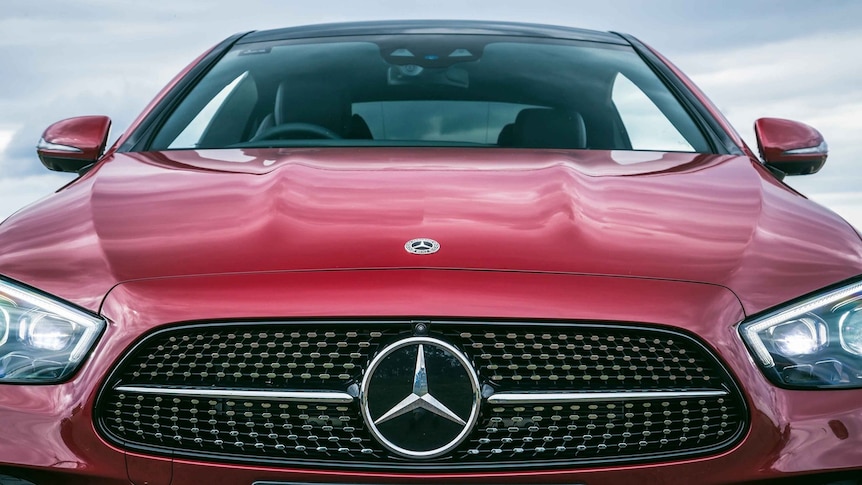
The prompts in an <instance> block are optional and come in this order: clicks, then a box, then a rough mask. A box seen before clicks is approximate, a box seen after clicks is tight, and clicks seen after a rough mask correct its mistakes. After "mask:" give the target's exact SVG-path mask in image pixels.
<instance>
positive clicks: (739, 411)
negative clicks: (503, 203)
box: [94, 319, 749, 472]
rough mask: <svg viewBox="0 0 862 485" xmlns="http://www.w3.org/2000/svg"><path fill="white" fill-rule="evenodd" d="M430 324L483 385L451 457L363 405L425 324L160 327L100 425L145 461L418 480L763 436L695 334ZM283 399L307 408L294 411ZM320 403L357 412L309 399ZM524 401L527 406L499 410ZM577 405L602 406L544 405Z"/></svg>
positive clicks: (97, 414) (131, 354)
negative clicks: (387, 356) (393, 474)
mask: <svg viewBox="0 0 862 485" xmlns="http://www.w3.org/2000/svg"><path fill="white" fill-rule="evenodd" d="M422 322H423V323H425V324H426V328H425V329H423V331H426V332H428V333H429V334H430V335H432V336H435V337H437V338H439V339H441V340H444V341H446V342H449V343H451V344H452V345H454V346H456V347H457V348H459V349H460V350H461V351H463V352H464V353H465V354H466V355H467V357H468V358H469V359H470V360H471V361H472V364H473V366H474V368H475V369H476V370H477V373H478V374H479V379H480V381H481V383H482V386H483V393H482V394H483V399H482V404H481V414H480V418H479V423H478V424H477V426H476V428H475V430H474V432H473V433H472V434H471V435H470V436H468V438H467V439H466V440H465V441H464V443H462V445H461V446H459V447H458V448H457V449H455V450H453V451H452V452H451V453H450V454H448V455H447V456H443V457H441V458H439V459H436V458H435V459H431V460H425V461H416V460H413V461H404V460H403V458H401V457H398V456H394V455H393V454H392V453H390V452H388V451H386V450H385V449H382V447H381V446H380V445H379V443H377V442H376V441H375V440H374V439H373V438H372V437H371V436H370V434H369V432H368V430H367V429H366V425H365V423H364V421H363V420H362V419H361V415H360V409H359V408H360V406H359V399H358V398H356V397H355V396H357V395H358V394H357V393H356V392H354V390H355V389H358V387H357V386H358V384H360V383H361V382H362V379H363V378H364V376H365V374H366V369H367V365H368V363H369V362H370V360H371V359H372V358H373V356H374V355H375V354H376V353H377V352H378V351H379V349H380V348H382V347H383V346H385V345H388V344H390V343H392V342H395V341H398V340H401V339H404V338H406V337H409V336H410V335H414V334H413V327H414V324H415V323H416V322H414V321H411V320H407V319H400V320H364V321H363V320H331V321H321V320H297V321H268V322H261V321H248V322H214V323H186V324H178V325H173V326H166V327H164V328H161V329H157V330H155V331H153V332H151V333H148V334H147V335H144V336H143V337H142V338H141V340H140V341H139V342H138V343H136V344H135V345H134V347H132V348H131V349H129V350H128V351H127V355H125V356H124V357H123V358H122V360H121V361H120V362H118V363H117V364H116V366H115V369H114V371H113V372H112V373H111V375H109V376H108V378H107V379H106V380H105V382H104V384H103V387H102V388H101V390H100V391H99V396H98V398H97V402H96V405H95V409H94V418H95V423H94V424H95V426H96V428H97V430H98V431H99V434H100V435H101V436H102V437H103V438H104V439H106V440H107V441H108V442H110V443H112V444H114V445H116V446H118V447H120V448H122V449H127V450H134V451H135V452H139V453H148V454H155V455H162V456H173V457H184V458H185V459H192V460H197V459H200V460H207V461H212V462H225V463H228V462H229V463H238V464H263V465H270V466H276V467H323V468H325V469H333V468H337V469H359V470H374V471H382V470H392V471H394V470H403V471H410V472H413V471H416V470H417V469H421V470H428V471H448V472H461V471H464V472H466V471H470V470H477V471H478V470H489V469H493V470H498V469H536V468H540V469H549V468H559V467H566V468H572V467H581V466H599V465H608V466H620V465H623V464H626V463H643V462H656V461H668V460H678V459H679V460H681V459H690V458H692V457H697V456H704V455H709V454H713V453H720V452H723V451H726V450H728V449H729V448H731V447H732V446H733V445H734V444H736V443H738V442H739V440H740V439H741V437H742V436H744V434H745V431H746V430H747V429H748V420H749V411H748V408H747V405H746V402H745V400H744V398H743V395H742V393H741V392H740V389H739V386H738V385H737V384H736V382H735V380H734V379H733V377H732V376H731V375H730V374H729V372H728V371H727V369H726V368H725V366H724V365H723V364H722V362H721V361H720V360H719V359H718V358H717V357H716V356H715V354H714V353H713V351H712V350H710V349H709V348H708V347H706V346H705V345H704V344H702V343H700V342H699V341H698V339H696V338H695V337H693V336H691V335H687V334H685V333H683V332H680V331H675V330H671V329H663V328H661V327H658V326H652V325H646V324H627V323H605V322H603V323H590V322H564V321H555V322H529V321H476V320H472V321H454V320H432V321H428V320H422ZM124 390H125V391H127V392H124ZM166 390H167V391H168V392H171V391H172V390H173V391H174V392H183V393H185V392H192V393H200V392H201V391H202V390H203V391H206V392H207V395H206V396H196V395H189V394H183V395H180V394H168V393H166V392H165V391H166ZM176 390H181V391H176ZM189 390H190V391H189ZM137 391H143V392H137ZM209 391H212V392H214V393H215V394H209ZM243 393H245V394H246V395H244V394H243ZM282 393H286V394H284V395H286V396H287V397H291V396H296V397H297V398H298V397H300V395H299V394H298V393H303V394H302V397H304V398H306V399H303V400H299V399H297V400H284V399H279V395H281V394H282ZM293 393H297V394H293ZM315 393H326V394H329V393H333V394H335V395H336V396H338V397H339V398H344V399H346V396H347V395H349V396H351V401H350V402H338V403H326V402H312V401H309V400H308V399H307V398H308V397H309V396H310V395H311V396H313V395H314V394H315ZM650 393H651V394H650ZM664 393H670V394H664ZM702 393H710V394H708V395H704V394H702ZM713 393H714V394H713ZM247 394H250V395H247ZM519 395H521V396H524V398H525V401H507V402H505V403H499V404H497V403H493V402H492V401H491V400H489V399H488V398H489V397H495V398H497V399H511V398H517V397H518V396H519ZM573 395H575V396H578V397H580V398H581V399H588V398H593V399H590V400H575V401H557V400H555V401H550V402H537V401H536V399H537V398H542V397H543V396H545V397H546V398H549V399H551V398H552V399H569V398H571V397H572V396H573ZM507 396H508V397H507ZM601 396H603V397H604V398H605V399H601ZM527 397H529V400H526V399H527Z"/></svg>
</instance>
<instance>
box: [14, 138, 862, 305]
mask: <svg viewBox="0 0 862 485" xmlns="http://www.w3.org/2000/svg"><path fill="white" fill-rule="evenodd" d="M417 160H418V161H417ZM416 237H429V238H433V239H435V240H437V241H439V242H440V245H441V249H440V251H439V252H438V253H436V254H433V255H425V256H418V255H412V254H408V253H407V252H406V251H405V250H404V243H405V242H406V241H408V240H410V239H413V238H416ZM0 248H2V255H0V273H2V274H5V275H7V276H10V277H13V278H16V279H19V280H22V281H24V282H27V283H29V284H32V285H34V286H37V287H40V288H42V289H45V290H46V291H50V292H52V293H55V294H58V295H61V296H64V297H66V298H68V299H71V300H72V301H76V302H78V303H80V304H83V305H85V306H88V307H90V308H97V307H98V305H99V302H100V301H101V299H102V298H103V296H104V295H105V293H106V292H107V291H108V290H109V289H110V288H111V287H113V286H114V285H115V284H117V283H119V282H124V281H129V280H137V279H143V278H158V277H169V276H179V275H195V274H214V273H247V272H260V271H289V270H332V269H349V268H456V269H475V270H511V271H529V272H565V273H580V274H599V275H612V276H626V277H643V278H659V279H671V280H681V281H693V282H701V283H708V284H714V285H720V286H724V287H727V288H729V289H731V290H732V291H734V293H736V295H737V296H738V297H739V298H740V300H741V302H742V303H743V306H744V307H745V309H746V311H747V312H748V313H752V312H757V311H760V310H762V309H764V308H767V307H769V306H772V305H775V304H778V303H781V302H782V301H785V300H787V299H790V298H793V297H796V296H798V295H800V294H804V293H806V292H809V291H813V290H815V289H818V288H820V287H823V286H826V285H828V284H831V283H834V282H837V281H840V280H842V279H845V278H848V277H851V276H855V275H857V274H859V273H862V256H860V251H859V248H860V245H859V239H858V237H857V236H856V234H855V232H854V231H853V230H852V229H851V228H850V227H849V226H848V225H847V224H846V223H845V222H843V221H842V220H841V219H839V218H838V217H837V216H835V215H834V214H832V213H831V212H829V211H827V210H825V209H822V208H820V207H819V206H817V205H815V204H813V203H811V202H809V201H807V200H806V199H804V198H803V197H801V196H799V195H797V194H796V193H794V192H792V191H791V190H789V189H787V188H786V187H785V186H783V185H781V184H780V183H778V182H775V181H774V179H773V178H772V177H770V176H768V175H765V174H764V173H763V169H762V168H761V167H760V166H759V165H758V164H756V163H753V162H752V161H751V160H749V159H748V158H744V157H734V156H709V155H689V154H661V153H644V152H602V151H568V152H554V151H527V150H502V149H500V150H492V149H453V148H445V149H433V148H429V149H416V148H411V149H395V148H391V149H333V148H328V149H291V150H244V151H240V150H213V151H198V152H194V151H182V152H159V153H133V154H117V155H115V156H113V157H111V158H110V159H108V160H106V161H105V162H104V163H102V164H100V166H99V167H98V168H97V169H96V170H93V171H92V172H90V173H89V174H88V175H87V176H85V177H84V178H82V179H80V180H79V181H77V182H76V183H74V184H72V185H71V186H70V187H68V188H67V189H65V190H63V191H60V192H59V193H57V194H55V195H54V196H52V197H50V198H48V199H47V200H45V201H43V202H41V203H39V204H37V205H34V206H31V207H29V208H27V209H25V210H23V211H21V212H19V213H18V214H16V215H15V216H13V217H12V218H10V219H9V220H7V221H6V222H5V223H4V224H3V226H2V228H0Z"/></svg>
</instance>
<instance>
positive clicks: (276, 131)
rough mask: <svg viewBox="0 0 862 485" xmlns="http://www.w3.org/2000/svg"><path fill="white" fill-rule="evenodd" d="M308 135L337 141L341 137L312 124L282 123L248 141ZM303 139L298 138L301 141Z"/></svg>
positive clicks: (327, 129)
mask: <svg viewBox="0 0 862 485" xmlns="http://www.w3.org/2000/svg"><path fill="white" fill-rule="evenodd" d="M303 133H305V134H308V135H314V136H313V139H321V138H324V139H328V140H339V139H341V136H340V135H339V134H338V133H336V132H334V131H332V130H330V129H329V128H326V127H324V126H320V125H315V124H312V123H283V124H281V125H275V126H273V127H271V128H269V129H267V130H266V131H264V132H263V133H258V134H257V135H255V137H254V138H252V139H251V140H249V141H260V140H275V139H279V138H282V137H284V136H285V135H290V134H297V135H298V134H303ZM302 138H304V137H301V138H298V139H302Z"/></svg>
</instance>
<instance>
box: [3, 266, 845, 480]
mask: <svg viewBox="0 0 862 485" xmlns="http://www.w3.org/2000/svg"><path fill="white" fill-rule="evenodd" d="M103 314H104V315H105V316H106V317H107V318H108V319H109V321H110V322H111V324H110V326H109V328H108V330H107V331H106V332H105V335H104V336H103V337H102V339H101V341H100V342H99V344H98V346H97V348H96V350H95V352H94V353H93V354H92V355H91V356H90V359H89V361H88V362H86V364H85V365H84V367H83V368H82V369H81V370H80V371H79V373H78V374H77V375H76V376H75V377H74V378H73V379H72V380H71V381H69V382H67V383H64V384H60V385H53V386H3V389H2V392H0V425H2V428H3V433H2V434H0V483H3V482H2V480H3V478H2V476H15V477H19V478H22V479H25V480H29V481H31V482H32V483H75V482H76V481H79V482H81V483H128V482H129V481H130V480H131V481H132V482H133V483H150V484H157V483H165V484H166V483H173V484H179V485H182V484H185V483H202V482H205V481H207V480H213V481H214V482H216V483H238V484H251V483H253V482H255V481H271V482H292V483H295V482H312V483H384V482H385V483H403V482H415V481H426V482H428V483H439V482H443V481H451V482H458V483H465V482H475V483H498V482H509V483H586V484H602V483H621V482H633V481H637V480H641V481H644V482H645V483H694V482H699V483H703V484H708V483H735V482H746V481H755V480H768V479H780V478H794V477H795V478H799V479H802V477H806V476H807V477H808V479H812V480H814V479H813V478H812V476H813V475H816V476H817V477H819V478H817V479H816V480H815V482H816V481H829V480H832V479H836V480H837V479H839V478H841V477H842V476H841V475H835V476H833V475H828V474H829V473H833V472H834V473H853V472H855V471H857V470H858V471H860V472H862V446H860V445H862V413H860V412H859V406H858V402H859V400H860V399H862V391H855V390H844V391H790V390H783V389H778V388H776V387H774V386H773V385H771V384H769V383H768V382H767V381H766V379H765V378H764V376H763V375H762V374H761V372H760V371H759V370H758V368H757V367H756V365H755V364H754V363H753V362H752V361H751V359H750V357H749V354H748V352H747V351H746V349H745V347H744V345H743V343H742V342H741V340H740V339H739V337H738V334H737V332H736V329H735V324H736V323H737V322H739V321H741V320H742V318H743V314H742V310H741V308H740V306H739V303H738V301H737V299H736V298H735V296H734V295H733V294H732V293H731V292H730V291H728V290H726V289H723V288H720V287H716V286H711V285H701V284H691V283H678V282H670V281H657V280H646V279H636V278H607V277H591V276H573V275H550V274H529V273H501V272H473V271H447V270H433V271H429V270H424V271H420V270H382V271H344V272H338V271H335V272H318V273H278V274H266V275H242V276H238V275H235V276H210V277H195V278H177V279H173V280H170V279H169V280H158V281H139V282H135V283H128V284H123V285H120V286H119V287H117V288H116V289H115V290H113V291H112V292H111V293H110V294H109V295H108V297H107V298H106V300H105V304H104V306H103ZM321 315H326V316H327V317H341V318H344V317H350V318H357V316H363V317H368V316H376V317H402V318H403V317H447V318H453V317H459V318H477V319H478V318H481V319H489V318H491V319H493V318H501V319H502V318H506V319H515V318H529V319H533V320H568V321H611V322H639V323H646V324H654V325H660V326H663V327H665V328H670V329H676V330H682V331H686V332H688V333H691V334H693V335H697V336H698V337H699V338H700V339H701V340H702V341H703V342H704V343H705V344H706V345H707V346H709V347H710V348H711V350H712V351H713V352H714V353H715V354H716V355H717V356H719V358H720V359H721V360H723V361H724V363H725V364H726V365H727V367H728V369H729V370H730V372H731V374H732V375H733V377H734V378H735V379H736V381H737V382H738V383H739V385H740V387H741V388H742V390H743V393H744V396H745V399H746V401H747V404H748V407H749V412H750V420H749V426H748V431H747V433H746V434H745V436H744V437H743V438H742V440H740V441H739V442H738V443H737V444H736V445H734V446H733V447H732V448H730V449H728V450H725V451H723V452H721V453H718V454H714V455H710V456H704V457H699V458H692V459H685V460H677V461H663V462H655V463H647V464H635V465H622V466H602V467H578V468H571V469H569V468H566V467H562V468H557V469H546V470H542V469H530V470H513V471H505V472H500V471H481V472H463V473H459V472H454V473H453V472H446V473H431V472H422V473H411V472H409V471H407V472H405V471H399V472H384V471H373V470H371V471H368V470H363V471H346V470H343V469H338V467H337V466H333V468H332V469H326V468H311V467H309V468H304V467H292V468H290V469H286V468H279V467H270V466H253V465H244V464H225V463H208V462H204V461H195V460H189V459H186V458H173V459H172V458H171V457H168V456H147V455H141V454H138V453H132V452H128V451H125V450H123V449H121V448H120V447H116V446H113V445H111V444H108V443H107V442H106V441H105V440H104V439H103V438H102V437H101V436H100V435H99V434H98V432H97V431H96V429H95V427H94V424H93V423H94V419H93V413H94V408H93V406H94V402H95V400H96V396H97V393H98V390H99V388H100V387H101V385H102V384H103V382H104V379H105V378H106V376H107V375H108V374H109V373H110V370H111V369H112V368H113V366H115V365H116V362H117V361H119V359H120V358H121V357H122V356H123V354H124V352H126V351H127V349H128V348H129V347H131V346H132V345H133V344H134V343H135V342H136V341H137V340H138V339H139V338H140V337H141V335H142V334H144V333H146V332H148V331H150V330H152V329H154V328H159V327H162V326H165V325H167V324H169V323H171V322H180V321H183V322H194V321H197V322H200V321H208V320H219V321H225V320H231V319H272V318H285V317H293V318H310V317H319V316H321ZM824 474H827V475H824ZM836 477H837V478H836Z"/></svg>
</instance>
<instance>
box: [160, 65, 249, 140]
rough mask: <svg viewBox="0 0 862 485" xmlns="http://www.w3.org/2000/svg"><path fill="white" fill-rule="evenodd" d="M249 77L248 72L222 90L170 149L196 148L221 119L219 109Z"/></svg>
mask: <svg viewBox="0 0 862 485" xmlns="http://www.w3.org/2000/svg"><path fill="white" fill-rule="evenodd" d="M247 77H248V72H244V73H242V74H240V75H239V76H237V78H236V79H234V80H233V81H231V82H230V83H229V84H228V85H227V86H225V87H224V88H222V90H221V91H219V92H218V93H217V94H216V95H215V96H214V97H213V98H212V99H211V100H210V101H209V102H208V103H207V104H206V105H205V106H204V108H203V109H202V110H201V111H200V112H199V113H198V114H197V116H195V117H194V118H193V119H192V121H191V122H190V123H189V124H188V125H187V126H186V127H185V129H183V131H182V133H180V134H179V135H178V136H177V137H176V138H174V140H173V141H172V142H170V144H169V145H168V148H185V147H196V146H198V145H199V144H200V142H201V139H202V138H203V136H204V133H205V132H206V131H207V128H209V127H210V126H211V125H212V124H213V123H214V122H216V121H217V120H219V119H220V117H219V116H217V113H218V111H219V109H221V108H223V107H224V105H225V101H226V100H227V98H228V96H230V94H231V93H233V92H234V90H236V88H237V86H238V85H239V84H240V82H241V81H242V80H244V79H246V78H247Z"/></svg>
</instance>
